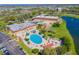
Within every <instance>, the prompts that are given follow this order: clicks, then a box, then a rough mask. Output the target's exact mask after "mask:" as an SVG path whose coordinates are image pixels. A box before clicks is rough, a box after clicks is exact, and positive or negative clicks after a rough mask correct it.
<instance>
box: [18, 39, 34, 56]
mask: <svg viewBox="0 0 79 59" xmlns="http://www.w3.org/2000/svg"><path fill="white" fill-rule="evenodd" d="M18 43H19V45H20V46H21V48H23V50H24V52H25V53H26V54H28V55H32V50H31V49H30V48H28V47H27V46H26V45H25V44H24V43H23V42H22V40H21V39H20V40H19V42H18Z"/></svg>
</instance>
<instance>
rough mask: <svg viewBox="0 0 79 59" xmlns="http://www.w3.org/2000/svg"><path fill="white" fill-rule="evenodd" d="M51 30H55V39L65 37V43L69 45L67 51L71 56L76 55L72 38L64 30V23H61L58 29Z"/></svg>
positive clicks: (65, 29)
mask: <svg viewBox="0 0 79 59" xmlns="http://www.w3.org/2000/svg"><path fill="white" fill-rule="evenodd" d="M52 29H54V30H55V37H57V38H62V37H65V40H66V41H67V42H66V43H68V44H69V45H68V46H69V51H70V52H71V54H76V51H75V46H74V42H73V38H72V37H71V35H70V33H69V31H68V29H67V28H66V23H65V21H63V22H62V24H60V26H59V27H52Z"/></svg>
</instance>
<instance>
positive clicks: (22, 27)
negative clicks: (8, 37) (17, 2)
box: [8, 22, 35, 31]
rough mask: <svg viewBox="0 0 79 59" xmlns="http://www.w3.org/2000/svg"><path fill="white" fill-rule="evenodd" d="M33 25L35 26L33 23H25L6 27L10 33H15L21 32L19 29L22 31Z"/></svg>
mask: <svg viewBox="0 0 79 59" xmlns="http://www.w3.org/2000/svg"><path fill="white" fill-rule="evenodd" d="M33 25H35V23H33V22H25V23H21V24H12V25H8V27H9V28H10V30H12V31H17V30H21V29H24V28H26V27H29V26H33Z"/></svg>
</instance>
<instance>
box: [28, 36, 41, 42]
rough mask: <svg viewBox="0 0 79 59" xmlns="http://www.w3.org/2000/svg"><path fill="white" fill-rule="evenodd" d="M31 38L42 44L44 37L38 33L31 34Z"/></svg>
mask: <svg viewBox="0 0 79 59" xmlns="http://www.w3.org/2000/svg"><path fill="white" fill-rule="evenodd" d="M29 39H30V40H31V41H32V42H33V43H35V44H41V43H42V37H41V36H40V35H38V34H31V35H30V37H29Z"/></svg>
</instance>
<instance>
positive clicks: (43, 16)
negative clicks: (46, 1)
mask: <svg viewBox="0 0 79 59" xmlns="http://www.w3.org/2000/svg"><path fill="white" fill-rule="evenodd" d="M34 18H51V19H58V16H45V15H39V16H36V17H34Z"/></svg>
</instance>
